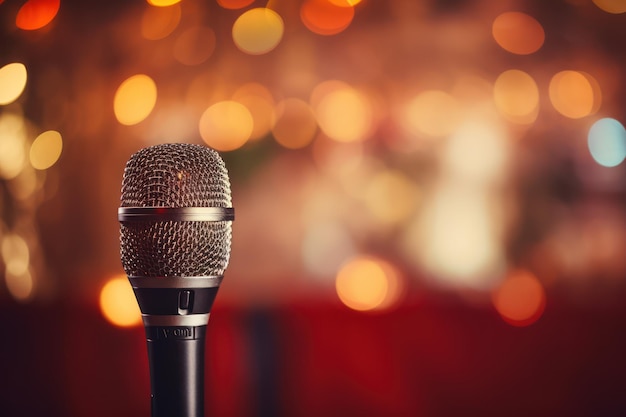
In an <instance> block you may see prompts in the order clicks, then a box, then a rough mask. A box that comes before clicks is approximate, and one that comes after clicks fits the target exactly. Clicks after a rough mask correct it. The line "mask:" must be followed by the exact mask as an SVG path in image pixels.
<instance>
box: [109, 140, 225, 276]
mask: <svg viewBox="0 0 626 417" xmlns="http://www.w3.org/2000/svg"><path fill="white" fill-rule="evenodd" d="M231 206H232V202H231V196H230V181H229V179H228V172H227V171H226V166H225V164H224V161H223V160H222V158H221V157H220V156H219V154H218V153H217V152H216V151H214V150H213V149H210V148H207V147H204V146H200V145H192V144H182V143H175V144H164V145H155V146H151V147H148V148H144V149H142V150H140V151H138V152H137V153H135V154H134V155H133V156H131V158H130V159H129V161H128V162H127V163H126V168H125V169H124V178H123V180H122V197H121V207H167V208H181V207H231ZM120 235H121V236H120V244H121V258H122V265H123V267H124V270H125V271H126V274H127V275H128V276H141V277H174V276H176V277H194V276H210V275H223V274H224V270H225V269H226V267H227V266H228V261H229V259H230V244H231V237H232V226H231V222H230V221H218V222H209V221H173V220H163V221H150V220H141V221H132V222H123V223H121V225H120Z"/></svg>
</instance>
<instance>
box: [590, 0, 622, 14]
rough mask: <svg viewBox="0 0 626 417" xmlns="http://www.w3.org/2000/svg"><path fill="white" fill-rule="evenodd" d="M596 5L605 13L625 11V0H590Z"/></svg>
mask: <svg viewBox="0 0 626 417" xmlns="http://www.w3.org/2000/svg"><path fill="white" fill-rule="evenodd" d="M592 1H593V2H594V4H595V5H596V6H598V7H599V8H600V9H602V10H604V11H605V12H607V13H612V14H621V13H626V0H592Z"/></svg>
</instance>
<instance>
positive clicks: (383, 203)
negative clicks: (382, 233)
mask: <svg viewBox="0 0 626 417" xmlns="http://www.w3.org/2000/svg"><path fill="white" fill-rule="evenodd" d="M364 197H365V202H366V204H367V207H368V208H369V210H370V211H371V212H372V214H373V215H374V216H375V217H376V218H377V219H378V220H379V221H380V222H382V223H384V224H398V223H401V222H403V221H405V220H407V219H408V218H409V216H410V215H411V214H413V212H414V210H415V207H416V202H417V199H418V197H419V192H418V190H417V187H416V186H415V185H414V184H413V183H412V182H411V180H410V179H409V178H408V177H407V176H406V175H404V174H403V173H402V172H400V171H392V170H388V171H382V172H380V173H378V174H377V175H375V176H374V177H373V178H372V180H371V181H370V182H369V184H368V185H367V187H366V189H365V193H364Z"/></svg>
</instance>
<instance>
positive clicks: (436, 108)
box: [402, 90, 461, 138]
mask: <svg viewBox="0 0 626 417" xmlns="http://www.w3.org/2000/svg"><path fill="white" fill-rule="evenodd" d="M460 116H461V115H460V106H459V104H458V103H457V101H456V99H455V98H454V97H452V96H451V95H450V94H448V93H446V92H444V91H439V90H428V91H424V92H422V93H420V94H418V95H417V96H415V97H414V98H413V99H412V100H411V101H409V102H408V103H407V105H406V107H405V109H404V114H403V116H402V124H403V126H404V127H405V129H406V130H407V131H408V132H409V133H410V134H412V135H414V136H418V137H423V136H424V135H426V136H428V137H431V138H439V137H443V136H446V135H448V134H450V133H451V132H452V131H453V130H454V129H455V128H456V126H457V124H458V123H459V120H460Z"/></svg>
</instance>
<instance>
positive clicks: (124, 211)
mask: <svg viewBox="0 0 626 417" xmlns="http://www.w3.org/2000/svg"><path fill="white" fill-rule="evenodd" d="M117 218H118V220H119V221H120V222H133V221H167V220H172V221H180V222H220V221H232V220H235V209H234V208H233V207H120V208H118V209H117Z"/></svg>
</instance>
